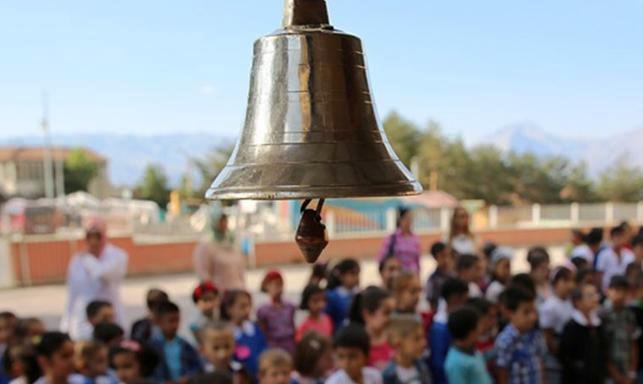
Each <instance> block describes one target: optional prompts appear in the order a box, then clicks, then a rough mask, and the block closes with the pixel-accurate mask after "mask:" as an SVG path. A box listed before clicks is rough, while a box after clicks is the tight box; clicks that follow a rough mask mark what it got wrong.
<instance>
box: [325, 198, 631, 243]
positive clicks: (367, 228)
mask: <svg viewBox="0 0 643 384" xmlns="http://www.w3.org/2000/svg"><path fill="white" fill-rule="evenodd" d="M452 213H453V212H452V209H450V208H420V209H416V210H415V211H414V228H415V230H416V231H417V232H419V233H426V232H445V233H446V232H447V231H448V229H449V225H450V221H451V215H452ZM469 213H470V215H471V225H472V227H473V229H474V230H493V229H510V228H561V227H563V228H565V227H569V228H574V227H591V226H610V225H615V224H618V223H620V222H622V221H628V222H630V223H631V224H633V225H639V224H643V202H640V203H600V204H576V203H574V204H553V205H539V204H534V205H527V206H519V207H502V206H490V207H485V208H482V209H478V210H475V211H472V212H469ZM382 215H383V217H385V220H381V219H380V218H381V217H382ZM395 219H396V212H395V210H394V209H389V210H388V211H386V212H370V213H365V214H363V215H362V214H355V213H345V212H332V213H330V214H326V215H325V217H324V220H325V222H326V224H327V227H328V230H329V234H330V236H331V237H332V236H339V237H350V236H359V235H362V234H369V235H370V234H373V233H380V232H381V233H385V232H388V231H391V230H392V229H393V228H395ZM382 223H383V224H382Z"/></svg>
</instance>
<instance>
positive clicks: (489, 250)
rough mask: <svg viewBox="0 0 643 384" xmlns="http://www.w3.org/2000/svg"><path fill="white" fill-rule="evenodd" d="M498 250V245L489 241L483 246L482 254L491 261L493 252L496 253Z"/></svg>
mask: <svg viewBox="0 0 643 384" xmlns="http://www.w3.org/2000/svg"><path fill="white" fill-rule="evenodd" d="M497 248H498V244H496V243H493V242H491V241H489V242H486V243H485V244H484V245H483V246H482V253H483V254H484V255H485V257H486V258H487V259H489V260H491V255H493V251H495V250H496V249H497Z"/></svg>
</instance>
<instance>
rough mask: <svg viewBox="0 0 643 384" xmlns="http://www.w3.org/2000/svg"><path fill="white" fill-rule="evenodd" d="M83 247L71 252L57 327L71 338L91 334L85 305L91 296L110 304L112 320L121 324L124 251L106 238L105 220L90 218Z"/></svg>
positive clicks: (81, 338) (125, 260)
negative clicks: (83, 249)
mask: <svg viewBox="0 0 643 384" xmlns="http://www.w3.org/2000/svg"><path fill="white" fill-rule="evenodd" d="M85 241H86V244H87V249H86V250H85V251H82V252H79V253H77V254H75V255H74V256H73V257H72V259H71V262H70V263H69V268H68V270H67V307H66V308H65V313H64V315H63V318H62V322H61V325H60V328H61V330H62V331H63V332H68V333H69V335H70V336H71V337H72V339H78V340H83V339H88V338H91V332H92V331H93V329H92V326H91V325H90V324H89V322H88V321H87V316H86V314H85V308H86V307H87V304H89V303H90V302H91V301H93V300H105V301H108V302H110V303H111V304H112V306H113V307H114V312H115V314H116V321H117V322H118V323H119V324H120V325H121V326H124V325H125V313H124V308H123V304H122V303H121V298H120V285H121V281H122V280H123V278H124V277H125V274H126V273H127V259H128V256H127V253H125V251H123V250H122V249H120V248H118V247H116V246H114V245H112V244H110V243H108V242H107V230H106V226H105V222H104V221H102V220H100V219H94V220H92V221H91V222H90V223H89V225H88V226H87V229H86V232H85Z"/></svg>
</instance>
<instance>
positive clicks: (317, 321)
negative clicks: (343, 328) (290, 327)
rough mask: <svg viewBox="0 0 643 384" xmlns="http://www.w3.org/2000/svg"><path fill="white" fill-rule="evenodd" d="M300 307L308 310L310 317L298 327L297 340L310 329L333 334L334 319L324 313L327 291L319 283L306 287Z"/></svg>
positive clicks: (324, 333)
mask: <svg viewBox="0 0 643 384" xmlns="http://www.w3.org/2000/svg"><path fill="white" fill-rule="evenodd" d="M299 308H300V309H302V310H304V311H308V317H306V319H305V320H304V321H303V322H302V323H301V324H300V325H299V327H298V328H297V332H296V335H295V340H296V341H297V342H299V341H300V340H301V339H302V338H303V337H304V335H305V334H306V332H309V331H317V332H319V333H320V334H321V335H323V336H326V337H331V336H332V335H333V321H332V320H331V319H330V316H328V315H327V314H326V313H324V308H326V292H324V290H323V289H321V288H320V287H319V285H313V284H310V285H308V286H307V287H306V288H304V292H303V293H302V294H301V304H300V306H299Z"/></svg>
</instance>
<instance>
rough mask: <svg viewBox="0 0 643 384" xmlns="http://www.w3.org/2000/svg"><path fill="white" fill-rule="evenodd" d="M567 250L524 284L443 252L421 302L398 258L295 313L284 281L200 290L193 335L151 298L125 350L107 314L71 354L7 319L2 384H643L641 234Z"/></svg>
mask: <svg viewBox="0 0 643 384" xmlns="http://www.w3.org/2000/svg"><path fill="white" fill-rule="evenodd" d="M572 237H573V248H572V249H570V250H569V252H568V255H569V257H568V258H567V259H566V260H565V263H563V264H562V265H557V266H552V265H551V264H552V262H551V260H550V257H549V254H548V252H547V250H546V249H545V248H542V247H534V248H532V249H530V250H529V252H528V255H527V262H528V264H529V271H528V272H526V273H519V274H512V259H513V252H512V251H511V249H509V248H506V247H502V246H496V245H495V244H486V245H485V246H484V247H483V249H481V250H480V253H479V254H469V253H466V254H458V253H457V252H456V251H455V250H454V249H453V248H452V247H451V246H450V245H449V244H448V243H443V242H437V243H435V244H433V245H432V246H431V247H430V249H429V251H430V253H431V254H432V256H433V258H434V259H435V262H436V268H435V270H434V271H433V272H432V273H431V275H430V277H429V278H428V280H427V281H426V284H425V285H424V287H423V286H422V283H421V280H420V277H419V274H418V271H417V270H409V269H405V268H404V266H403V263H400V260H398V259H397V258H396V257H395V255H393V254H387V255H385V256H384V257H383V259H382V260H381V261H380V265H379V271H380V275H381V284H380V285H379V286H369V287H366V288H363V289H360V264H359V263H358V262H357V261H355V260H352V259H345V260H340V261H338V262H337V263H336V264H335V265H334V266H332V268H330V269H329V271H328V272H327V271H326V268H325V267H324V266H323V265H316V266H314V268H313V273H312V276H311V279H310V281H309V284H308V285H307V286H306V287H305V289H304V290H303V291H302V294H301V296H300V298H301V300H300V302H299V303H292V302H289V301H288V300H287V299H286V298H285V297H284V282H285V279H284V276H283V275H282V274H281V273H280V272H279V271H278V270H271V271H268V272H267V273H266V274H265V276H264V279H263V281H262V282H261V286H260V290H261V291H262V292H263V293H265V294H266V295H267V297H268V298H269V300H268V302H267V303H266V304H263V305H261V306H258V307H257V308H254V306H253V297H252V295H251V294H250V293H249V292H247V291H245V290H240V289H225V288H224V287H217V286H215V285H214V284H213V283H211V282H207V281H206V282H202V283H200V284H198V285H197V286H196V287H195V289H194V290H193V293H192V300H193V303H194V307H195V311H196V313H197V314H198V315H197V316H195V317H193V318H191V319H188V320H184V319H183V316H182V313H181V311H180V309H179V307H178V306H177V305H176V304H175V303H174V302H173V301H172V300H171V297H169V295H168V294H167V293H165V292H163V291H162V290H159V289H151V290H149V291H148V294H147V298H146V302H147V309H148V312H147V315H146V316H145V317H144V318H142V319H139V320H138V321H136V322H135V323H134V324H133V326H132V328H131V330H129V332H128V334H127V335H126V332H125V331H124V330H123V329H122V328H121V327H120V326H118V325H117V324H116V322H115V314H114V309H113V308H112V306H111V304H110V303H109V302H106V301H93V302H91V303H89V304H88V305H87V308H86V315H87V323H86V327H85V328H83V329H82V330H81V331H80V332H79V334H78V335H75V336H74V339H73V340H72V339H71V338H70V336H69V335H67V334H64V333H60V332H55V331H46V330H45V327H44V324H43V323H42V322H41V321H40V320H38V319H35V318H22V319H21V318H17V317H16V316H15V315H14V314H12V313H10V312H2V313H0V356H1V357H0V360H1V365H0V384H5V383H15V384H22V383H38V384H59V383H74V384H75V383H79V384H116V383H126V384H135V383H234V384H241V383H248V384H254V383H260V384H318V383H330V384H352V383H356V384H380V383H383V384H425V383H436V384H444V383H449V384H467V383H480V384H488V383H499V384H508V383H511V384H513V383H525V384H532V383H533V384H540V383H549V384H558V383H564V384H568V383H579V384H580V383H583V384H586V383H597V384H598V383H608V382H610V383H616V384H625V383H630V384H631V383H643V351H641V353H639V350H640V347H641V346H642V345H643V336H642V335H641V329H642V328H643V272H642V271H643V269H642V268H643V231H641V232H640V233H638V234H636V235H635V234H634V233H633V230H632V228H630V227H629V226H628V225H627V224H625V223H624V224H621V225H619V226H616V227H614V228H612V229H611V230H610V232H609V240H608V241H603V239H602V230H601V229H592V230H591V231H589V232H588V233H587V234H584V233H582V232H580V231H573V235H572ZM255 309H256V310H255ZM298 311H303V312H305V313H301V312H298ZM298 313H299V315H298ZM184 321H185V322H186V325H187V327H186V328H187V329H189V331H190V333H189V334H187V335H180V334H179V329H181V324H182V322H184Z"/></svg>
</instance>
